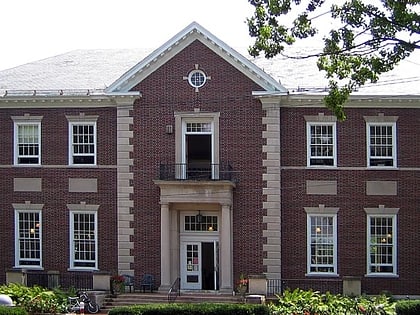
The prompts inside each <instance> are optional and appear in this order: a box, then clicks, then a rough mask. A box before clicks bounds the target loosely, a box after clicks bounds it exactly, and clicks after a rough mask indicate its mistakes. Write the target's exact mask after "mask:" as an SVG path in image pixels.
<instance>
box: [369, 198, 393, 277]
mask: <svg viewBox="0 0 420 315" xmlns="http://www.w3.org/2000/svg"><path fill="white" fill-rule="evenodd" d="M398 210H399V209H394V208H392V209H389V208H388V209H387V208H384V206H379V209H378V208H365V212H366V214H367V225H366V229H367V233H366V235H367V239H366V248H367V250H366V254H367V256H366V262H367V266H366V270H367V272H366V273H367V275H368V276H377V277H378V276H379V277H386V276H391V277H395V276H397V250H398V248H397V231H398V229H397V213H398ZM372 218H385V219H391V220H392V232H391V235H389V234H390V233H387V235H383V239H384V242H385V243H387V244H391V247H392V255H391V259H392V262H391V263H383V264H376V267H381V266H384V267H391V268H392V272H389V271H385V272H381V271H372V268H371V267H372V265H373V262H372V255H373V254H374V253H372V247H373V246H375V245H376V244H377V243H374V242H373V240H372V232H371V219H372ZM389 238H391V243H388V242H389ZM379 245H380V244H379Z"/></svg>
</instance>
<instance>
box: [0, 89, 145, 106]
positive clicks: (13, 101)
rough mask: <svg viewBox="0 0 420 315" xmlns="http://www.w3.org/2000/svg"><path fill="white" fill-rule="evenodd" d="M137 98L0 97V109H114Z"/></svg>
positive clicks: (131, 95)
mask: <svg viewBox="0 0 420 315" xmlns="http://www.w3.org/2000/svg"><path fill="white" fill-rule="evenodd" d="M139 97H141V94H140V93H139V92H133V93H108V94H102V95H85V96H37V95H35V96H3V97H0V108H34V107H36V108H75V107H91V108H94V107H116V106H117V105H118V104H121V103H131V104H132V103H134V101H135V100H136V99H138V98H139Z"/></svg>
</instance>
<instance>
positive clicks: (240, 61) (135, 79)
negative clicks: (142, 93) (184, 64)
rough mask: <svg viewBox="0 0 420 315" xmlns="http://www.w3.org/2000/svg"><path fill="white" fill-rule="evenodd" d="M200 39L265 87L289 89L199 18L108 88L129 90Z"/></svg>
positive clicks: (124, 91)
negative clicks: (231, 45) (212, 30)
mask: <svg viewBox="0 0 420 315" xmlns="http://www.w3.org/2000/svg"><path fill="white" fill-rule="evenodd" d="M197 39H198V40H200V42H202V43H203V44H204V45H206V46H207V47H208V48H209V49H211V50H212V51H213V52H215V53H216V54H218V55H219V56H220V57H222V58H223V59H224V60H225V61H227V62H228V63H230V64H231V65H232V66H234V67H235V68H236V69H238V70H239V71H241V72H242V73H243V74H244V75H246V76H247V77H249V78H250V79H251V80H252V81H254V82H255V83H256V84H258V85H259V86H261V87H262V88H263V89H264V90H265V91H267V92H274V93H276V94H277V93H280V94H282V93H287V89H286V88H285V87H283V86H282V85H281V84H280V83H279V82H277V81H276V80H274V79H273V78H272V77H271V76H270V75H268V74H267V73H265V72H264V71H263V70H262V69H260V68H259V67H257V66H256V65H255V64H253V63H252V62H250V61H249V60H248V59H246V58H245V57H244V56H242V55H241V54H240V53H238V52H237V51H235V50H234V49H232V48H231V47H230V46H228V45H226V44H225V43H224V42H222V41H221V40H220V39H218V38H217V37H215V36H214V35H213V34H211V33H210V32H208V31H207V30H206V29H204V28H203V27H202V26H201V25H199V24H198V23H196V22H193V23H191V24H190V25H188V26H187V27H186V28H185V29H183V30H182V31H181V32H179V33H178V34H176V35H175V36H174V37H172V38H171V39H170V40H168V41H167V42H166V43H165V44H163V45H162V46H161V47H159V48H158V49H156V50H155V51H154V52H152V53H151V54H150V55H149V56H147V57H146V58H145V59H143V60H142V61H140V62H139V63H138V64H136V65H135V66H134V67H132V68H131V69H130V70H128V71H127V72H126V73H124V74H123V75H122V76H121V77H120V78H119V79H118V80H117V81H115V82H114V83H112V84H111V85H110V86H109V87H108V88H107V89H106V92H107V93H111V94H112V93H127V92H129V91H130V90H131V89H132V88H133V87H134V86H136V85H137V84H138V83H139V82H141V81H142V80H144V79H145V78H146V77H147V76H149V75H150V74H151V73H153V72H154V71H155V70H156V69H157V68H159V67H160V66H161V65H163V64H164V63H166V62H167V61H168V60H170V59H171V58H172V57H174V56H175V55H176V54H177V53H178V52H180V51H181V50H183V49H184V48H185V47H187V46H188V45H189V44H191V43H192V42H193V41H195V40H197Z"/></svg>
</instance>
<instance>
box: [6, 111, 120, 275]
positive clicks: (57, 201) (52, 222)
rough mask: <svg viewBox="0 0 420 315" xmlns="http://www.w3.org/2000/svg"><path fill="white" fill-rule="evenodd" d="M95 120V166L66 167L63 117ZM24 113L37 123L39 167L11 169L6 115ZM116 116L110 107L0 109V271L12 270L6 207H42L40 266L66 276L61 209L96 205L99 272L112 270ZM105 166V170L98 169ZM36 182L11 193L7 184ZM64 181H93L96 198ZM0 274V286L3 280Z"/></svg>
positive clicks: (10, 216) (65, 222) (65, 221)
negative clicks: (37, 187) (36, 186)
mask: <svg viewBox="0 0 420 315" xmlns="http://www.w3.org/2000/svg"><path fill="white" fill-rule="evenodd" d="M80 112H83V113H85V114H86V115H98V116H99V118H98V120H97V148H98V154H97V164H98V165H99V167H82V168H77V167H68V166H67V165H68V121H67V119H66V115H79V113H80ZM25 113H29V114H30V115H34V116H37V115H38V116H43V119H42V127H41V130H42V135H41V137H42V140H41V144H42V166H39V167H14V166H12V165H13V120H12V119H11V118H10V117H11V116H22V115H24V114H25ZM115 122H116V115H115V109H113V108H74V109H58V108H49V109H29V108H28V109H3V110H1V111H0V134H1V139H0V148H1V154H0V165H1V167H0V194H1V198H0V211H1V213H2V220H1V221H0V240H1V246H0V247H1V251H2V253H1V254H0V266H1V269H2V270H5V269H9V268H12V267H13V266H14V209H13V206H12V203H25V201H30V202H31V203H33V204H44V207H43V209H42V224H43V230H42V231H43V235H42V244H43V248H42V250H43V266H44V269H45V271H48V270H58V271H60V272H65V271H67V268H68V267H69V261H70V259H69V240H68V238H69V210H68V208H67V207H66V205H67V204H78V203H80V202H82V201H83V202H86V203H87V204H98V205H100V207H99V210H98V244H99V252H100V253H106V254H100V255H99V268H100V270H105V271H109V270H115V269H116V268H117V267H116V266H117V243H116V240H117V236H116V233H117V229H116V224H115V222H116V207H117V202H116V168H115V165H116V123H115ZM104 166H105V167H104ZM15 177H18V178H25V177H31V178H41V179H42V191H41V192H14V191H13V190H14V189H13V179H14V178H15ZM69 178H96V179H97V183H98V187H97V189H98V192H97V193H92V192H89V193H80V192H78V193H75V192H73V193H70V192H69V191H68V186H69ZM3 277H4V273H0V282H2V281H4V280H5V279H4V278H3Z"/></svg>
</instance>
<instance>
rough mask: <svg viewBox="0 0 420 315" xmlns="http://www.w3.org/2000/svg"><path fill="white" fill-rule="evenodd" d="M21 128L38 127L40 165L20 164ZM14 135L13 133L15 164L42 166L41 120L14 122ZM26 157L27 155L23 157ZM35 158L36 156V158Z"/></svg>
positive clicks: (32, 164) (33, 164)
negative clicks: (19, 139)
mask: <svg viewBox="0 0 420 315" xmlns="http://www.w3.org/2000/svg"><path fill="white" fill-rule="evenodd" d="M20 126H37V127H38V163H19V147H18V145H19V141H18V137H19V132H18V128H19V127H20ZM13 129H14V133H13V137H14V140H13V156H14V157H13V164H14V165H16V166H37V165H41V156H42V155H41V148H42V145H41V140H42V139H41V120H38V119H36V120H14V127H13ZM22 157H25V155H22ZM34 157H35V156H34Z"/></svg>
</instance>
